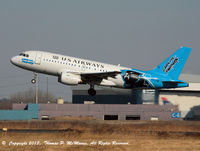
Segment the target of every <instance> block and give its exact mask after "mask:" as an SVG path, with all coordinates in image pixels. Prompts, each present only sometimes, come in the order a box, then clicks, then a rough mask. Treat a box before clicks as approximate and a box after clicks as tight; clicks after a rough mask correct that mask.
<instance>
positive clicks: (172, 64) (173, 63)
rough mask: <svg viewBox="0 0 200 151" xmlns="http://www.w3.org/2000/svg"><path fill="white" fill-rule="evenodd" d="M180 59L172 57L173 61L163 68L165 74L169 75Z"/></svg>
mask: <svg viewBox="0 0 200 151" xmlns="http://www.w3.org/2000/svg"><path fill="white" fill-rule="evenodd" d="M178 60H179V59H178V57H176V56H175V57H171V59H170V60H169V62H168V63H167V64H166V65H165V66H164V68H163V72H166V73H168V72H169V71H170V70H171V69H172V68H173V67H174V65H175V64H176V63H177V62H178Z"/></svg>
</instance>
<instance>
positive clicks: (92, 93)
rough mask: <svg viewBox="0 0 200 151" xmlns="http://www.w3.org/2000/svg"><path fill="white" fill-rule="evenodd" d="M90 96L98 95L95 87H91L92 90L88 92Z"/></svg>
mask: <svg viewBox="0 0 200 151" xmlns="http://www.w3.org/2000/svg"><path fill="white" fill-rule="evenodd" d="M88 94H89V95H91V96H95V95H96V90H95V89H94V85H90V88H89V90H88Z"/></svg>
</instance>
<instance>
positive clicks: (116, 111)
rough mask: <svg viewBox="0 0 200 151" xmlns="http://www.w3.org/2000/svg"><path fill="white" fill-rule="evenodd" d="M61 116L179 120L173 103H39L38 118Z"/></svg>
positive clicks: (19, 106) (20, 106)
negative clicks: (162, 104)
mask: <svg viewBox="0 0 200 151" xmlns="http://www.w3.org/2000/svg"><path fill="white" fill-rule="evenodd" d="M26 106H27V104H13V110H15V111H16V110H18V111H20V110H24V109H26ZM61 116H67V117H69V116H75V117H80V116H86V117H94V118H96V119H100V120H165V121H166V120H180V119H181V118H180V112H179V110H178V107H177V106H174V105H166V106H160V105H153V104H152V105H142V104H137V105H129V104H120V105H119V104H39V111H38V119H51V118H54V117H61Z"/></svg>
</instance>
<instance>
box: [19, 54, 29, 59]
mask: <svg viewBox="0 0 200 151" xmlns="http://www.w3.org/2000/svg"><path fill="white" fill-rule="evenodd" d="M19 55H20V56H24V57H27V58H28V57H29V55H28V54H25V53H20V54H19Z"/></svg>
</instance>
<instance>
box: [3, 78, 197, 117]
mask: <svg viewBox="0 0 200 151" xmlns="http://www.w3.org/2000/svg"><path fill="white" fill-rule="evenodd" d="M181 79H183V80H184V81H188V82H190V86H189V87H187V88H176V89H162V90H127V89H117V88H104V89H102V87H95V88H96V90H97V95H96V96H89V95H88V94H87V89H88V87H89V86H78V87H72V94H73V96H72V104H65V103H64V101H63V100H61V99H59V100H58V104H35V105H34V104H13V110H0V120H31V119H51V118H54V117H59V116H88V117H94V118H97V119H100V120H180V119H186V120H187V119H189V120H200V80H199V76H198V75H189V74H188V75H187V74H185V75H182V77H181Z"/></svg>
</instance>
